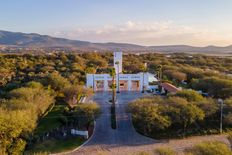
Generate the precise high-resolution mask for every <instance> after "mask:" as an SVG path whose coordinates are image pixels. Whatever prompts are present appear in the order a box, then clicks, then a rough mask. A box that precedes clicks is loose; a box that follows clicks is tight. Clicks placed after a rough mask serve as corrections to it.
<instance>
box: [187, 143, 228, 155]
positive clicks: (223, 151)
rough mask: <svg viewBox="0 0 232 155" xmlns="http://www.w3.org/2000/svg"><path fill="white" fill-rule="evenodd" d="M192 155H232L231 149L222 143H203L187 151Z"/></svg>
mask: <svg viewBox="0 0 232 155" xmlns="http://www.w3.org/2000/svg"><path fill="white" fill-rule="evenodd" d="M186 152H187V153H191V154H192V155H232V152H231V150H230V148H229V147H228V146H227V145H226V144H224V143H222V142H217V141H214V142H202V143H200V144H198V145H196V146H194V147H193V148H191V149H189V150H186Z"/></svg>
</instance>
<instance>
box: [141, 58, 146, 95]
mask: <svg viewBox="0 0 232 155" xmlns="http://www.w3.org/2000/svg"><path fill="white" fill-rule="evenodd" d="M146 71H147V63H146V62H145V63H144V70H143V87H142V89H143V90H142V93H144V89H145V88H144V72H146Z"/></svg>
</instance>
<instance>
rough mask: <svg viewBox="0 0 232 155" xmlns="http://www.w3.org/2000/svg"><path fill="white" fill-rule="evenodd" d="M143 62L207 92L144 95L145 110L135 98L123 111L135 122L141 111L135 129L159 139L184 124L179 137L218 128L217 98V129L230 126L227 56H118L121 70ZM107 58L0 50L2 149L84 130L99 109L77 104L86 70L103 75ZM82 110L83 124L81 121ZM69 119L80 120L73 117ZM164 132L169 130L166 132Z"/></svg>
mask: <svg viewBox="0 0 232 155" xmlns="http://www.w3.org/2000/svg"><path fill="white" fill-rule="evenodd" d="M144 62H146V63H147V68H146V70H147V71H148V72H151V73H156V72H157V74H158V76H159V77H160V78H161V77H162V80H164V81H169V82H171V83H173V84H175V85H177V86H182V87H184V88H190V89H193V90H197V91H202V92H203V93H207V94H209V98H202V97H201V96H199V95H197V93H196V92H191V91H190V92H186V91H185V92H180V93H178V94H177V95H176V96H169V97H168V98H167V99H165V98H164V99H162V98H159V99H158V98H156V99H152V98H150V99H149V98H148V99H144V100H147V101H146V102H147V103H148V102H149V103H148V106H149V107H151V109H149V108H145V107H144V106H145V104H142V103H141V104H139V103H135V104H134V105H132V104H131V105H130V107H129V108H128V109H129V110H130V111H131V112H132V113H133V111H134V112H138V114H137V115H135V114H133V121H134V123H136V120H137V121H138V120H140V119H142V117H144V118H145V119H144V120H143V121H142V122H146V123H147V124H145V123H144V126H143V124H138V125H137V126H136V127H137V129H138V131H140V132H141V133H143V132H146V133H144V134H149V135H154V133H155V131H157V130H158V131H160V132H156V133H160V135H158V136H160V137H165V136H170V135H175V136H183V135H184V133H185V132H184V128H186V135H192V134H207V133H217V132H218V126H219V119H218V118H219V107H218V105H217V101H216V100H217V99H218V98H222V99H223V100H224V103H225V106H224V108H223V112H224V113H223V114H224V117H223V122H224V123H225V124H223V125H224V126H223V127H224V130H230V129H231V120H232V119H231V117H232V115H231V109H232V108H231V107H232V106H231V105H232V104H231V103H232V102H231V100H232V99H231V96H232V93H231V92H232V78H231V76H229V74H231V71H232V58H230V57H225V58H221V57H216V56H204V55H191V56H190V55H187V54H172V55H171V56H169V57H167V56H165V55H162V54H152V53H150V54H142V55H139V56H138V55H134V54H128V55H125V56H124V59H123V65H124V66H123V67H124V68H123V71H124V73H137V72H141V71H144V70H145V68H144V67H145V66H144ZM112 63H113V59H112V53H95V52H93V53H92V52H88V53H83V54H74V53H50V54H44V55H36V54H35V55H32V54H24V55H13V54H5V55H0V150H1V153H2V152H4V153H7V154H20V153H21V152H23V151H24V150H25V148H27V149H32V148H31V147H32V146H33V144H34V143H35V145H37V142H38V141H37V140H36V139H37V138H38V137H40V136H42V135H43V134H45V133H48V132H52V131H53V130H54V129H57V128H59V127H66V126H71V125H76V126H79V127H81V128H89V125H91V124H92V123H90V122H92V120H93V117H92V116H93V115H94V116H95V117H97V116H98V115H99V108H98V107H96V106H95V105H94V104H93V107H88V108H86V107H83V106H82V105H80V106H78V105H79V104H80V103H79V99H80V98H81V97H83V96H86V95H91V94H92V92H91V91H90V90H88V89H84V88H83V85H84V84H85V76H86V73H103V72H104V73H110V72H111V71H110V70H109V69H107V66H108V65H109V64H110V65H111V64H112ZM183 81H184V83H183ZM112 83H113V82H112ZM112 98H113V95H112ZM158 100H159V102H158ZM136 102H141V101H136ZM135 107H139V108H141V110H139V109H136V108H135ZM181 109H185V110H181ZM85 110H87V111H85ZM89 110H90V111H91V112H89ZM83 111H85V112H83ZM83 113H84V121H83V122H84V123H83V122H82V121H80V120H81V117H82V116H81V115H83ZM92 114H93V115H92ZM139 115H141V116H139ZM142 115H144V116H142ZM72 117H75V118H78V119H79V121H78V122H77V121H76V122H75V121H73V119H72ZM150 120H152V121H150ZM153 121H158V122H159V124H158V123H155V122H153ZM6 122H7V123H6ZM149 122H151V123H149ZM46 124H49V125H46ZM82 125H83V126H82ZM165 132H166V133H170V135H165ZM174 133H175V134H174ZM40 139H41V138H40ZM49 140H50V139H49ZM56 140H57V139H56ZM67 141H68V139H67ZM2 154H3V153H2Z"/></svg>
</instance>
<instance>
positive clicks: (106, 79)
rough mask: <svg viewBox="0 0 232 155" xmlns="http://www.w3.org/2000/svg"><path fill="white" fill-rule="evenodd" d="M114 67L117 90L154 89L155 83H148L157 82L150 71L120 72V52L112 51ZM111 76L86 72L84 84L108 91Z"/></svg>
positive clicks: (97, 89)
mask: <svg viewBox="0 0 232 155" xmlns="http://www.w3.org/2000/svg"><path fill="white" fill-rule="evenodd" d="M114 68H115V72H116V77H115V80H116V89H117V90H118V91H143V90H150V89H156V88H157V87H158V86H157V85H150V84H151V83H152V82H153V83H154V82H158V80H157V78H156V77H155V75H153V74H150V73H137V74H123V73H122V52H114ZM111 84H112V77H111V76H110V75H109V74H87V77H86V86H87V87H88V88H93V90H94V91H110V90H111Z"/></svg>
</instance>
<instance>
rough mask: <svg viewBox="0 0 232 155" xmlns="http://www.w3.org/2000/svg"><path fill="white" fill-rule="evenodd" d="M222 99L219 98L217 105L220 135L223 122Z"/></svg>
mask: <svg viewBox="0 0 232 155" xmlns="http://www.w3.org/2000/svg"><path fill="white" fill-rule="evenodd" d="M223 102H224V101H223V99H221V98H219V99H218V103H219V104H220V133H222V121H223Z"/></svg>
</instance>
